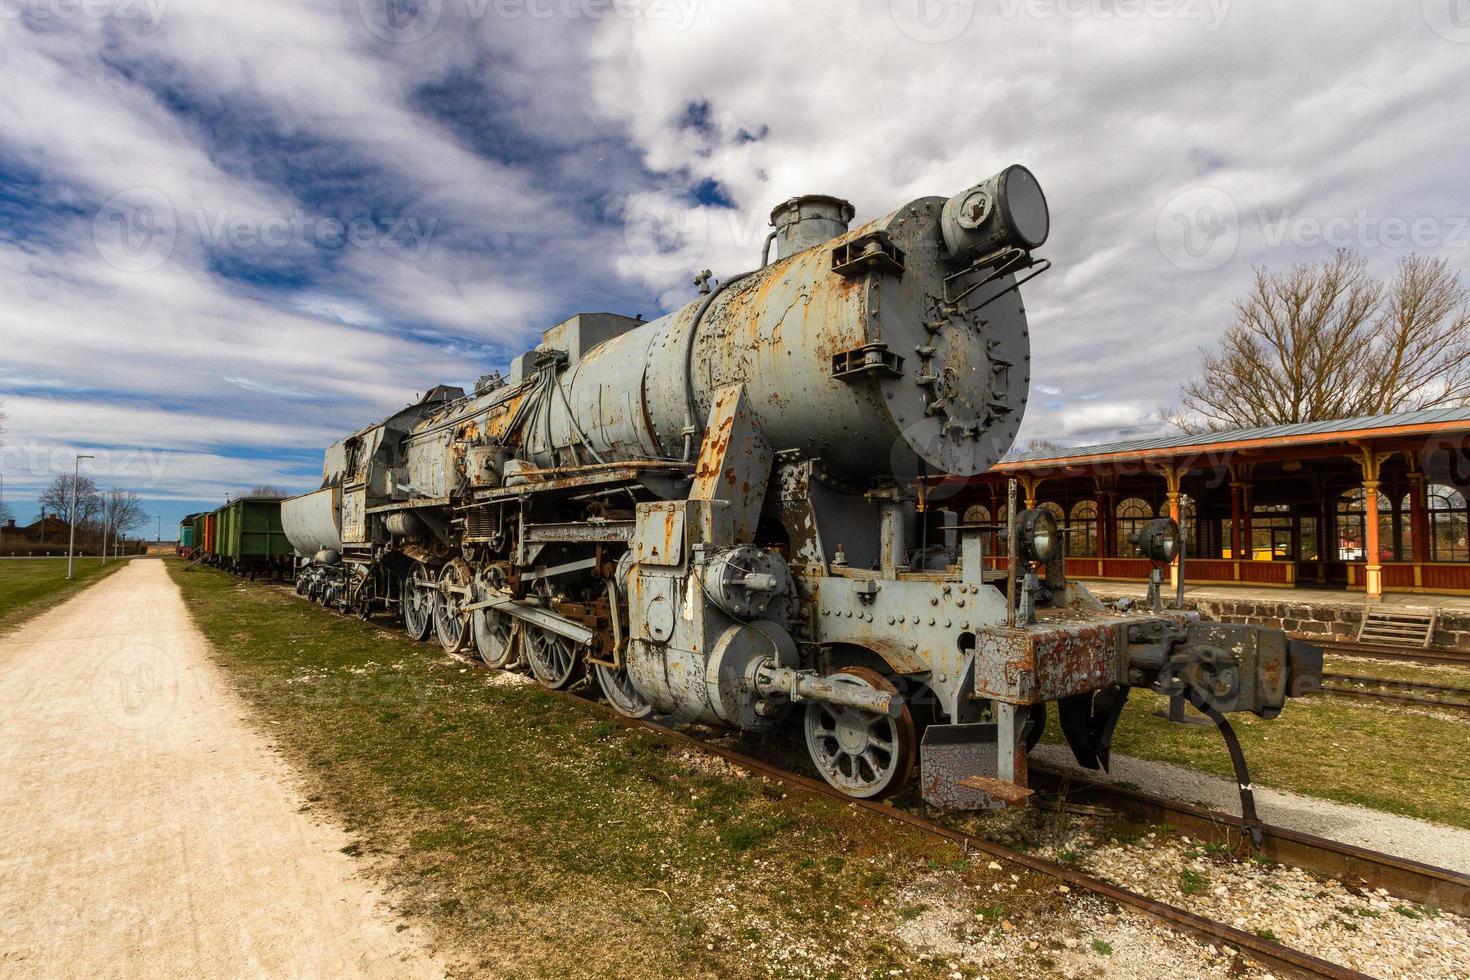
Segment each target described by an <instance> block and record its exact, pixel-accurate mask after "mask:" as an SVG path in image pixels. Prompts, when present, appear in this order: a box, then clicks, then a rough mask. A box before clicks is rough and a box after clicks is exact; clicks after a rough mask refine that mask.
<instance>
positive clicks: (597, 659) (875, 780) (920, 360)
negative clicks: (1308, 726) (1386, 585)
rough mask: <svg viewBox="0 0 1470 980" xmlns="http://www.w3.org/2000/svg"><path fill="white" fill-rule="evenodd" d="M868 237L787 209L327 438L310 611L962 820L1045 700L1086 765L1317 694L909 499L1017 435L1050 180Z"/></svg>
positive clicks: (816, 205) (1245, 645) (1008, 178)
mask: <svg viewBox="0 0 1470 980" xmlns="http://www.w3.org/2000/svg"><path fill="white" fill-rule="evenodd" d="M852 215H853V211H852V208H851V206H850V205H848V204H847V203H846V202H844V201H840V200H838V199H835V198H830V197H820V196H813V197H804V198H797V199H793V200H791V201H788V202H786V203H785V204H783V205H781V206H780V207H778V208H777V209H776V210H775V212H774V213H773V215H772V221H773V224H774V226H775V230H774V231H773V232H772V235H771V240H768V241H767V249H768V251H769V249H770V247H771V245H772V244H774V246H775V256H774V257H769V256H767V258H768V259H769V261H763V264H762V266H761V267H760V268H758V269H756V270H755V271H753V272H748V273H745V274H743V275H739V276H735V277H732V278H730V279H727V280H725V281H724V282H721V283H719V284H717V285H715V286H713V287H711V286H710V285H709V284H708V282H707V280H708V275H707V274H706V275H705V276H704V277H701V280H700V284H701V295H700V296H699V298H698V299H696V300H695V301H694V302H692V303H690V304H689V305H687V306H685V307H683V308H682V309H679V310H676V311H675V312H673V313H670V314H669V315H667V316H664V317H661V318H659V319H656V320H652V321H648V322H643V321H642V320H639V319H630V318H628V317H623V316H617V315H613V314H607V313H598V314H584V315H580V316H574V317H572V318H571V319H569V320H567V321H566V322H564V323H561V324H559V325H557V326H555V327H552V328H551V329H549V330H547V331H546V332H545V334H544V335H543V338H542V341H541V343H540V344H539V345H538V346H537V347H536V348H535V349H534V350H532V351H529V352H527V353H524V354H522V355H520V356H519V357H517V358H516V359H515V360H514V362H513V363H512V365H511V368H510V372H509V375H508V376H506V377H503V378H502V377H500V376H498V375H497V376H487V377H485V378H482V379H481V382H480V383H479V384H478V385H477V386H476V388H475V390H474V392H473V393H471V394H468V395H466V394H465V393H464V392H463V391H462V390H460V389H458V388H448V387H440V388H435V389H433V390H431V391H430V392H428V393H427V394H426V395H425V396H424V397H423V398H422V399H420V400H419V401H418V402H416V403H415V404H412V405H410V406H408V407H407V408H405V409H403V410H402V411H400V412H398V413H397V414H395V415H393V416H391V417H390V418H388V419H385V420H384V421H382V422H380V423H378V424H376V425H373V426H369V427H368V428H365V429H363V430H361V431H359V432H357V433H355V434H353V435H352V436H350V437H348V438H346V439H344V440H342V441H341V442H339V443H336V444H335V445H333V446H332V447H331V448H330V449H329V450H328V451H327V454H326V461H325V466H324V472H323V483H322V489H321V490H319V491H317V492H315V493H311V494H307V495H304V496H302V497H297V498H294V499H292V500H290V501H287V502H286V504H285V506H284V508H283V522H284V525H285V528H286V532H287V534H288V536H289V537H290V538H291V540H292V542H293V544H295V546H296V549H297V551H298V554H300V555H301V556H302V557H301V568H300V571H299V574H298V578H297V588H298V590H299V591H301V592H303V593H305V594H307V595H310V596H312V597H313V598H316V599H318V600H320V601H323V602H325V603H329V604H333V605H337V606H340V607H342V608H344V609H355V610H357V611H358V612H360V613H363V614H367V613H369V612H371V611H372V610H374V609H377V608H383V607H387V608H392V609H396V610H398V611H399V612H401V614H402V617H403V620H404V623H405V624H406V626H407V629H408V631H409V632H410V633H411V634H412V635H414V636H415V637H417V638H419V639H421V640H423V639H428V638H429V637H430V635H431V634H437V636H438V639H439V642H440V643H442V644H443V646H444V647H445V648H446V649H447V650H450V651H456V652H467V651H469V650H470V649H471V648H473V649H474V650H475V651H477V652H478V655H479V656H480V657H481V658H483V660H484V661H485V662H486V663H487V664H489V665H491V666H494V667H502V668H503V667H510V666H517V665H523V666H525V667H526V668H528V669H529V670H530V672H531V673H532V674H534V676H535V678H536V679H537V680H538V681H539V682H540V683H542V684H544V685H546V686H548V687H552V688H565V687H568V686H572V685H575V684H579V683H584V682H585V681H584V678H587V680H595V682H596V684H597V685H598V686H599V687H600V689H601V692H602V693H603V695H605V697H606V698H607V700H608V701H609V702H610V703H611V704H612V706H613V707H614V708H616V709H617V710H618V711H620V712H622V713H624V714H626V715H630V716H634V717H641V716H645V715H649V714H652V713H658V714H666V715H672V716H677V717H680V718H684V719H691V720H697V721H700V722H705V723H709V724H712V725H720V726H727V727H731V728H736V729H742V730H756V731H759V730H767V729H773V728H776V727H777V726H787V727H790V728H792V729H796V730H799V732H800V733H801V737H804V739H805V742H806V745H807V748H808V749H809V751H810V754H811V759H812V763H813V765H814V766H815V767H816V769H817V770H818V771H819V772H820V773H821V775H822V776H823V777H824V778H825V779H827V781H828V782H830V783H831V784H833V785H834V786H836V787H838V788H840V789H842V790H843V791H845V792H847V793H849V794H851V795H853V796H861V797H869V796H879V795H884V794H888V793H892V792H894V791H896V790H897V789H898V788H899V787H900V786H902V785H903V784H904V783H905V782H906V781H907V780H908V779H909V778H910V776H911V775H913V774H914V772H915V771H916V770H919V771H921V774H922V790H923V793H924V795H925V797H926V798H927V799H929V800H930V801H932V802H935V803H937V804H941V805H946V806H954V807H982V806H995V805H1001V804H1004V803H1007V802H1013V801H1015V800H1017V799H1020V798H1022V797H1023V796H1024V794H1025V792H1026V791H1025V784H1026V758H1027V750H1028V748H1029V747H1030V746H1031V745H1034V743H1035V741H1036V740H1037V739H1038V738H1039V737H1040V734H1041V729H1042V727H1043V725H1044V722H1045V717H1046V711H1045V705H1046V703H1047V702H1050V701H1055V702H1057V703H1058V705H1059V713H1060V718H1061V722H1062V729H1063V732H1064V733H1065V735H1066V737H1067V739H1068V741H1069V743H1070V744H1071V746H1072V748H1073V750H1074V751H1075V753H1076V755H1077V758H1078V759H1079V761H1081V762H1082V763H1083V764H1084V765H1089V766H1093V767H1095V766H1098V765H1106V762H1107V758H1108V745H1109V741H1110V738H1111V733H1112V728H1113V725H1114V723H1115V722H1116V721H1117V718H1118V714H1119V712H1120V711H1121V709H1122V706H1123V702H1124V700H1125V699H1126V697H1127V692H1128V691H1129V690H1130V689H1131V688H1133V687H1139V686H1147V687H1153V688H1155V689H1157V690H1160V691H1163V692H1166V693H1169V694H1171V695H1175V696H1176V697H1179V698H1188V699H1190V700H1192V701H1194V702H1195V704H1196V705H1198V706H1201V708H1202V710H1208V711H1210V712H1216V714H1215V717H1219V718H1222V720H1223V716H1222V715H1220V714H1219V713H1222V712H1230V711H1251V712H1255V713H1256V714H1258V715H1262V716H1266V717H1270V716H1273V715H1274V714H1276V713H1277V712H1278V711H1280V710H1281V708H1282V706H1283V703H1284V701H1285V699H1286V698H1287V697H1288V696H1290V695H1294V694H1300V693H1304V692H1305V691H1307V690H1309V689H1311V688H1312V687H1313V686H1314V684H1315V682H1316V679H1317V678H1318V677H1319V676H1320V670H1321V667H1320V654H1319V653H1316V652H1315V651H1314V650H1313V649H1312V648H1308V647H1306V646H1304V645H1301V644H1296V643H1290V642H1288V641H1287V639H1286V637H1285V636H1284V634H1282V633H1281V632H1280V631H1277V630H1270V629H1263V628H1259V627H1251V626H1222V625H1213V624H1203V623H1200V622H1198V620H1197V619H1196V618H1195V617H1194V616H1193V615H1192V614H1185V613H1182V612H1173V611H1162V612H1161V611H1155V612H1150V613H1144V614H1140V613H1132V612H1119V611H1116V610H1109V609H1105V608H1104V607H1103V606H1102V605H1101V604H1099V603H1098V602H1096V601H1095V600H1093V599H1092V598H1091V596H1090V595H1089V594H1088V593H1087V592H1086V590H1085V589H1084V588H1082V587H1081V586H1080V585H1078V584H1077V583H1068V582H1066V581H1065V575H1064V571H1063V570H1064V567H1065V566H1064V564H1063V563H1062V561H1061V554H1062V550H1063V549H1062V546H1061V544H1060V541H1059V538H1060V536H1059V534H1058V533H1057V528H1056V527H1055V525H1054V524H1052V523H1051V518H1050V517H1049V515H1047V514H1046V513H1045V512H1041V511H1035V512H1026V513H1023V514H1020V515H1016V518H1015V519H1014V527H1013V528H1008V529H1007V534H1006V540H1008V542H1009V545H1008V548H1009V550H1011V551H1013V552H1014V556H1013V557H1014V560H1013V561H1010V562H1009V563H1008V564H1007V567H1005V568H999V569H995V568H989V567H987V566H988V565H996V564H999V562H996V561H993V560H992V561H989V562H987V560H986V556H985V555H984V554H983V553H982V546H983V543H984V542H985V541H986V540H987V539H988V538H989V537H991V535H990V533H989V531H990V530H991V529H983V528H973V527H965V526H963V525H960V524H959V523H957V522H956V521H955V520H954V515H952V514H949V515H946V514H945V512H943V510H942V509H939V508H934V507H928V508H922V507H921V506H920V504H921V500H920V499H919V498H920V494H922V493H923V491H924V488H925V487H926V485H927V484H928V482H929V479H930V478H931V477H932V476H935V475H941V474H944V475H957V476H961V477H963V476H969V475H974V474H977V473H980V472H983V471H984V470H986V469H987V468H988V467H990V466H991V465H992V464H993V463H995V462H996V461H997V460H998V459H999V458H1000V457H1001V455H1002V454H1003V453H1004V452H1005V451H1006V450H1007V449H1008V448H1009V446H1010V445H1011V442H1012V440H1013V438H1014V437H1015V435H1016V431H1017V429H1018V427H1019V425H1020V422H1021V417H1022V414H1023V412H1024V410H1025V406H1026V398H1027V388H1028V383H1029V380H1030V378H1029V375H1030V368H1029V362H1030V354H1029V340H1028V335H1027V328H1026V315H1025V309H1024V307H1023V305H1022V300H1021V295H1020V287H1021V285H1022V284H1023V283H1024V282H1025V281H1026V280H1027V279H1029V278H1031V277H1033V276H1035V275H1036V274H1038V273H1039V272H1041V271H1043V270H1044V269H1045V267H1046V265H1047V263H1046V262H1045V261H1044V260H1041V259H1039V258H1037V257H1036V256H1035V254H1034V253H1035V250H1036V249H1037V248H1038V247H1040V246H1041V245H1042V244H1043V243H1044V242H1045V240H1046V238H1047V234H1048V230H1049V214H1048V211H1047V204H1046V199H1045V197H1044V195H1043V193H1042V191H1041V188H1040V187H1039V186H1038V184H1037V182H1036V180H1035V178H1034V177H1033V176H1032V174H1031V173H1030V172H1029V171H1028V170H1026V169H1025V168H1023V167H1019V166H1013V167H1010V168H1008V169H1006V170H1004V171H1002V172H1001V173H999V174H997V175H996V176H994V177H992V178H990V179H989V180H986V181H984V182H982V183H980V184H977V185H975V186H974V187H971V188H970V189H968V190H965V191H963V192H962V193H960V194H957V195H955V196H954V197H950V198H945V197H923V198H919V199H917V200H914V201H911V202H909V203H907V204H905V205H903V206H902V207H900V208H898V209H897V210H895V211H893V212H891V213H889V214H887V215H884V216H883V217H880V218H878V219H876V220H873V221H870V222H868V223H866V224H864V225H862V226H861V227H858V228H855V229H849V227H848V225H849V222H850V220H851V218H852ZM1012 513H1014V509H1012ZM1164 523H1165V524H1167V522H1164ZM1177 541H1178V530H1177V528H1171V527H1168V526H1160V527H1156V528H1153V529H1152V534H1151V536H1149V537H1148V539H1147V540H1145V541H1142V542H1141V547H1144V548H1147V549H1150V553H1151V554H1153V556H1154V557H1156V558H1158V559H1159V560H1160V561H1164V560H1167V559H1168V558H1170V557H1172V552H1171V549H1172V548H1174V547H1176V546H1177ZM992 557H994V556H992ZM1156 605H1157V604H1156ZM1314 655H1315V658H1314ZM589 674H590V675H591V676H590V678H588V675H589ZM1225 730H1226V731H1227V732H1228V727H1227V728H1226V729H1225Z"/></svg>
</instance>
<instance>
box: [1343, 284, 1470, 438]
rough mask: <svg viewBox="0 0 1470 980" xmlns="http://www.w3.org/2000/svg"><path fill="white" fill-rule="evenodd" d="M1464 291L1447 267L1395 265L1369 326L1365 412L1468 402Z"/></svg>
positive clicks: (1468, 325) (1469, 349)
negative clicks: (1381, 304)
mask: <svg viewBox="0 0 1470 980" xmlns="http://www.w3.org/2000/svg"><path fill="white" fill-rule="evenodd" d="M1467 301H1470V293H1467V291H1466V289H1465V287H1464V285H1463V284H1462V283H1461V282H1460V278H1459V276H1457V275H1456V274H1455V273H1454V271H1453V270H1452V269H1450V266H1449V263H1448V262H1446V261H1445V260H1444V259H1431V258H1427V257H1424V256H1418V255H1413V256H1410V257H1409V258H1407V259H1404V260H1403V261H1402V262H1400V263H1399V267H1398V273H1397V275H1395V276H1394V279H1393V282H1392V283H1390V284H1389V287H1388V295H1387V298H1386V300H1385V303H1384V309H1383V310H1382V312H1381V313H1380V315H1379V317H1378V320H1377V322H1376V323H1375V324H1374V328H1373V343H1372V347H1373V357H1372V360H1373V363H1374V366H1375V370H1372V371H1368V372H1366V373H1365V378H1366V381H1367V391H1366V392H1365V398H1364V403H1363V406H1362V407H1363V408H1364V409H1365V410H1366V411H1368V412H1399V411H1410V410H1413V409H1418V408H1437V407H1440V406H1444V405H1462V404H1464V403H1465V401H1466V399H1467V398H1470V302H1467Z"/></svg>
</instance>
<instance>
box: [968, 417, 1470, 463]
mask: <svg viewBox="0 0 1470 980" xmlns="http://www.w3.org/2000/svg"><path fill="white" fill-rule="evenodd" d="M1449 434H1456V435H1460V436H1465V435H1470V407H1465V408H1435V409H1425V410H1421V411H1415V412H1393V413H1390V414H1387V415H1363V416H1359V417H1358V418H1351V419H1334V420H1331V421H1327V422H1296V423H1292V424H1289V425H1269V426H1263V427H1260V428H1255V429H1227V430H1223V431H1220V432H1204V433H1199V434H1197V435H1186V434H1183V433H1180V434H1178V435H1169V436H1156V437H1154V438H1152V439H1131V440H1127V441H1124V442H1111V443H1104V444H1102V445H1096V446H1077V447H1070V448H1065V449H1044V450H1033V451H1026V452H1010V453H1007V454H1006V455H1005V457H1004V458H1002V459H1001V461H1000V462H999V463H997V464H996V465H995V466H994V467H992V469H991V472H992V473H995V472H1001V473H1004V472H1017V471H1024V470H1034V469H1046V468H1055V467H1058V466H1084V467H1085V466H1088V465H1091V464H1095V463H1111V462H1122V461H1127V460H1149V459H1175V458H1178V457H1188V456H1205V455H1210V454H1219V453H1234V452H1247V451H1250V450H1269V449H1282V448H1291V447H1299V448H1306V447H1310V446H1316V447H1321V448H1323V449H1329V450H1330V449H1331V448H1333V447H1336V448H1337V449H1338V451H1339V452H1341V451H1342V450H1344V449H1346V448H1347V446H1345V445H1344V444H1353V443H1364V442H1369V441H1372V442H1378V441H1381V440H1390V439H1391V440H1414V439H1424V438H1427V437H1432V436H1442V435H1449Z"/></svg>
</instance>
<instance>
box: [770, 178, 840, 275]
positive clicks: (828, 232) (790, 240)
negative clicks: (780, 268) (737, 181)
mask: <svg viewBox="0 0 1470 980" xmlns="http://www.w3.org/2000/svg"><path fill="white" fill-rule="evenodd" d="M855 213H856V212H855V211H854V210H853V207H852V205H851V204H849V203H848V202H846V201H844V200H843V199H842V198H840V197H829V196H827V195H826V194H807V195H804V196H802V197H793V198H791V199H790V200H789V201H783V202H782V203H780V204H778V205H776V207H775V209H773V210H772V211H771V224H772V226H773V227H775V229H776V231H775V237H776V258H778V259H784V258H786V257H787V256H788V255H795V254H796V253H797V252H800V251H801V250H802V249H806V248H811V247H813V246H815V245H820V244H822V243H823V242H826V241H830V240H831V239H833V238H836V237H837V236H838V235H841V234H842V233H843V232H845V231H847V226H848V225H849V224H850V223H851V222H852V216H853V215H854V214H855ZM761 264H762V265H765V263H764V262H762V263H761Z"/></svg>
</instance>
